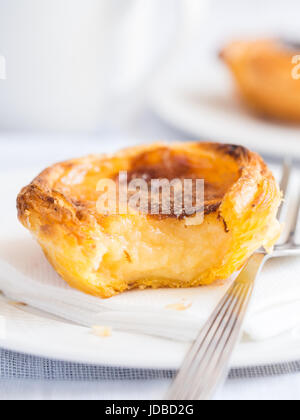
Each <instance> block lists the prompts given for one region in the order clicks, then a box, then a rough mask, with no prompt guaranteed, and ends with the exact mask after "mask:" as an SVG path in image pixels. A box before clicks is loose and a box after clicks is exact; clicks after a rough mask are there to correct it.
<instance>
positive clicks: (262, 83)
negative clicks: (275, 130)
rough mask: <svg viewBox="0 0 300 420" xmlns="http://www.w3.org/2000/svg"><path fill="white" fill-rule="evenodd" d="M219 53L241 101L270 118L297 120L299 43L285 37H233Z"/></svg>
mask: <svg viewBox="0 0 300 420" xmlns="http://www.w3.org/2000/svg"><path fill="white" fill-rule="evenodd" d="M221 57H222V58H223V60H224V61H225V63H226V64H227V65H228V67H229V69H230V70H231V72H232V74H233V76H234V79H235V82H236V85H237V88H238V91H239V92H240V94H241V97H242V98H243V99H244V100H245V103H246V104H248V105H249V107H251V109H253V110H254V111H256V112H257V113H258V114H260V115H262V116H266V117H270V118H272V119H278V120H283V121H289V122H297V123H298V122H300V65H299V63H300V45H297V44H296V43H293V42H289V41H280V40H257V41H237V42H233V43H231V44H229V45H228V46H226V47H225V48H224V49H223V51H222V53H221Z"/></svg>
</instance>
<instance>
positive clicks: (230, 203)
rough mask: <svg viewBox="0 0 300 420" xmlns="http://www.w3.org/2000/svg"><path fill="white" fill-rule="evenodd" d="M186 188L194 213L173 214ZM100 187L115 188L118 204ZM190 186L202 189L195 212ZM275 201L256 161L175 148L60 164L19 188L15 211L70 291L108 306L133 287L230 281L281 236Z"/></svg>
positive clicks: (207, 146)
mask: <svg viewBox="0 0 300 420" xmlns="http://www.w3.org/2000/svg"><path fill="white" fill-rule="evenodd" d="M124 174H126V178H124V180H125V181H124V180H123V181H124V182H123V184H121V183H120V179H121V177H122V176H123V177H124ZM174 180H176V182H175V183H174ZM187 180H189V181H191V184H190V185H191V186H192V188H193V189H192V191H193V193H192V194H189V195H187V196H188V197H189V198H191V200H190V204H193V206H191V209H192V211H187V210H186V208H182V209H179V207H178V200H176V197H177V198H178V197H179V196H180V198H181V199H182V200H181V202H183V201H184V200H183V196H184V197H185V196H186V194H185V188H186V189H187V185H188V184H186V183H185V182H186V181H187ZM104 181H105V182H104ZM108 181H110V183H109V182H108ZM181 181H182V182H181ZM198 181H199V184H198ZM200 181H202V184H201V182H200ZM132 182H133V183H134V184H135V185H136V186H138V188H137V190H136V194H133V192H132V191H131V190H130V189H129V191H131V194H128V195H127V196H124V197H125V199H124V197H123V199H122V200H120V185H125V184H126V187H127V192H128V186H130V185H131V183H132ZM154 182H156V183H157V184H156V185H158V186H159V188H158V189H156V190H155V191H156V193H157V194H156V196H155V197H156V200H158V201H155V200H153V197H152V196H151V194H150V196H151V198H150V199H149V197H148V196H147V199H146V200H145V199H143V197H144V196H143V195H142V193H141V189H142V188H141V187H143V186H144V187H145V188H146V189H147V187H149V189H148V190H147V191H148V192H150V193H151V192H153V191H154V189H153V185H154ZM167 182H169V183H170V185H171V186H172V188H171V189H169V193H170V192H171V197H170V200H167V204H168V205H167V206H164V204H163V199H162V198H163V195H162V191H163V188H161V189H160V187H161V186H162V185H164V186H165V185H168V184H167ZM180 182H181V185H183V189H182V190H180V189H178V187H179V186H180ZM164 183H165V184H164ZM103 185H106V186H108V187H110V186H113V185H116V188H115V189H113V188H112V190H111V191H114V192H115V193H116V196H115V197H116V199H115V200H114V199H113V198H112V197H111V196H109V195H108V188H106V189H104V188H102V187H103ZM196 185H197V186H198V185H200V186H201V185H202V186H204V189H202V195H201V194H200V197H201V198H202V202H201V203H200V204H199V203H198V201H197V205H196V202H195V200H194V198H195V194H194V187H195V186H196ZM195 188H196V187H195ZM147 191H146V192H147ZM166 191H168V190H166ZM199 191H201V188H200V189H199ZM143 193H145V191H143ZM105 194H106V195H105ZM104 196H105V200H104V199H103V200H102V198H103V197H104ZM137 197H138V198H139V199H137ZM109 200H110V201H109ZM108 202H110V205H108V206H107V208H106V210H105V211H104V209H103V206H104V204H107V203H108ZM179 202H180V200H179ZM280 202H281V193H280V190H279V187H278V185H277V184H276V181H275V179H274V177H273V175H272V173H271V172H270V170H269V169H268V167H267V166H266V164H265V163H264V162H263V160H262V159H261V157H260V156H259V155H257V154H256V153H253V152H251V151H249V150H247V149H245V148H243V147H241V146H233V145H224V144H216V143H174V144H173V143H172V144H152V145H147V146H138V147H134V148H130V149H126V150H123V151H120V152H118V153H116V154H114V155H93V156H88V157H84V158H81V159H74V160H70V161H67V162H63V163H59V164H56V165H54V166H52V167H50V168H48V169H46V170H45V171H43V172H42V173H41V174H40V175H39V176H38V177H37V178H35V179H34V180H33V181H32V183H31V184H30V185H28V186H27V187H25V188H23V189H22V191H21V192H20V194H19V196H18V199H17V207H18V216H19V219H20V221H21V222H22V224H23V225H24V226H25V227H26V228H27V229H29V230H30V231H31V232H32V233H33V235H34V236H35V238H36V239H37V241H38V242H39V244H40V245H41V247H42V249H43V251H44V253H45V255H46V257H47V258H48V260H49V262H50V263H51V264H52V266H53V267H54V269H55V270H56V271H57V272H58V274H59V275H60V276H61V277H62V278H63V279H64V280H65V281H66V282H68V283H69V285H70V286H72V287H74V288H77V289H79V290H81V291H83V292H86V293H89V294H92V295H94V296H99V297H101V298H109V297H112V296H114V295H116V294H118V293H121V292H124V291H127V290H130V289H135V288H140V289H145V288H164V287H171V288H187V287H196V286H201V285H208V284H211V283H213V282H215V281H216V280H223V279H227V278H228V277H230V275H232V274H233V273H234V272H235V271H237V270H238V269H240V268H241V267H242V265H243V263H244V262H245V261H246V260H247V258H248V257H249V256H250V255H251V254H252V253H253V252H255V251H256V250H257V249H258V248H260V247H261V246H264V247H265V248H266V249H271V248H272V246H273V244H274V243H275V242H276V240H277V239H278V236H279V234H280V226H279V223H278V221H277V219H276V214H277V210H278V207H279V205H280ZM99 203H100V204H99ZM133 203H138V205H137V207H135V206H134V205H133ZM141 203H143V205H141ZM153 203H155V204H156V205H153ZM112 204H116V205H115V207H114V206H113V205H112ZM121 207H122V211H121ZM124 209H126V211H125V210H124Z"/></svg>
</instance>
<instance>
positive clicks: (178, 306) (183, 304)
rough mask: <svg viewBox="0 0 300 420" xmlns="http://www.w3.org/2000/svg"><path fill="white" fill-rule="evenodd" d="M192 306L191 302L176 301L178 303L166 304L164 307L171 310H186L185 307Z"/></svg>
mask: <svg viewBox="0 0 300 420" xmlns="http://www.w3.org/2000/svg"><path fill="white" fill-rule="evenodd" d="M191 306H192V303H191V302H185V301H182V302H178V303H172V304H170V305H167V306H166V307H165V308H166V309H170V310H172V311H179V312H180V311H186V310H187V309H189V308H190V307H191Z"/></svg>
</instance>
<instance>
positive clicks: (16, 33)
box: [0, 0, 180, 133]
mask: <svg viewBox="0 0 300 420" xmlns="http://www.w3.org/2000/svg"><path fill="white" fill-rule="evenodd" d="M176 2H177V0H163V1H161V0H0V56H3V57H5V61H6V80H0V130H5V129H14V130H34V131H76V132H84V133H86V132H95V131H97V129H98V128H99V127H100V126H101V124H103V123H104V122H105V121H106V120H107V116H108V113H112V112H113V109H114V104H113V101H118V99H119V98H120V101H121V100H122V95H123V96H124V97H126V95H129V96H130V94H131V95H134V94H135V93H134V92H135V89H137V88H138V87H139V86H141V85H142V83H143V80H146V79H147V77H149V75H150V74H151V72H152V70H153V66H154V65H155V63H157V62H158V57H159V53H161V51H162V45H164V44H165V48H167V46H169V44H170V42H169V41H170V40H169V39H167V38H166V37H164V32H163V31H164V23H165V22H163V21H162V20H161V21H160V20H159V17H160V16H161V13H163V9H164V8H165V9H164V10H165V11H166V12H167V13H165V14H164V13H163V15H164V16H169V15H170V13H168V11H167V9H166V8H168V7H170V4H173V5H175V3H176ZM178 2H180V0H178ZM170 10H171V9H170ZM174 22H175V21H174ZM153 34H155V36H156V37H157V39H158V38H159V37H160V36H161V40H160V42H156V43H155V44H153V42H152V41H153ZM160 34H161V35H160ZM165 38H166V39H165ZM157 39H156V41H157ZM159 51H160V52H159ZM125 102H126V101H125ZM125 105H126V103H125V104H124V106H125Z"/></svg>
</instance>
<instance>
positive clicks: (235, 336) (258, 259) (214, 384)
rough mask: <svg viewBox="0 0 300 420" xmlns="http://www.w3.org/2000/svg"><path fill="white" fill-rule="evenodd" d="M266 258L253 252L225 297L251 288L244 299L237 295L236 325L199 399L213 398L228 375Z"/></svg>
mask: <svg viewBox="0 0 300 420" xmlns="http://www.w3.org/2000/svg"><path fill="white" fill-rule="evenodd" d="M266 260H267V256H266V254H263V253H255V254H253V255H252V256H251V257H250V258H249V260H248V262H247V263H246V264H245V266H244V268H243V269H242V271H241V272H240V274H239V275H238V277H237V278H236V280H235V282H234V284H233V285H232V286H231V288H230V289H229V290H228V292H227V294H226V296H225V298H224V300H225V299H226V297H228V295H231V294H235V293H236V290H237V286H238V285H243V286H244V288H245V290H248V289H249V291H248V293H247V294H246V297H245V298H244V300H242V298H241V295H237V296H236V301H237V303H238V302H239V301H241V303H240V310H239V312H238V314H237V318H236V320H235V321H236V323H235V327H234V329H233V330H232V334H231V335H230V336H229V338H228V341H227V343H226V345H225V346H224V349H223V352H222V355H221V358H220V363H219V365H218V366H216V368H215V371H214V375H212V376H211V377H210V379H209V380H208V382H207V383H206V386H205V387H204V388H202V389H203V393H202V395H199V396H198V399H200V400H209V399H211V398H212V397H213V395H214V392H215V391H216V389H217V388H218V387H219V386H222V385H223V384H224V383H225V381H226V379H227V377H228V371H229V365H230V361H231V357H232V354H233V352H234V350H235V348H236V346H237V344H238V343H239V341H240V338H241V334H242V328H243V324H244V320H245V316H246V313H247V309H248V307H249V303H250V301H251V298H252V294H253V289H254V284H255V280H256V278H257V276H258V275H259V273H260V271H261V269H262V267H263V265H264V263H265V261H266ZM216 315H217V311H216V312H214V314H213V315H212V318H211V319H215V317H216ZM210 322H211V321H210ZM210 325H211V324H210Z"/></svg>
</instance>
